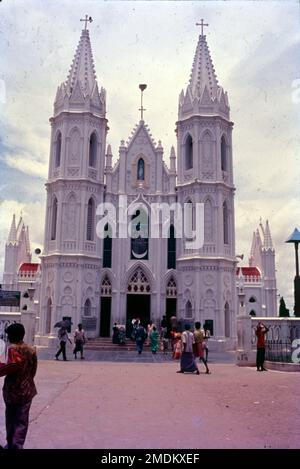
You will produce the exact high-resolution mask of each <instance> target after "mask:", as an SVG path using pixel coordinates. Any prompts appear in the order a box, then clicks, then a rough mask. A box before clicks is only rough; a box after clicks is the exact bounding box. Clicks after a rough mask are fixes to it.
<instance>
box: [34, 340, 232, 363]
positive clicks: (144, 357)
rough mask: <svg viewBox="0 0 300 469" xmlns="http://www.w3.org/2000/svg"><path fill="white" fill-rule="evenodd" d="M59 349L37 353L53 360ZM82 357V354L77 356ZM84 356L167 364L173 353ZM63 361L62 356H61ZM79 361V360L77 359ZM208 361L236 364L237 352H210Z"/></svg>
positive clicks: (100, 352)
mask: <svg viewBox="0 0 300 469" xmlns="http://www.w3.org/2000/svg"><path fill="white" fill-rule="evenodd" d="M73 348H74V346H73V347H72V346H70V345H69V344H67V358H68V360H74V356H73V354H72V350H73ZM56 352H57V348H44V347H38V348H37V353H38V358H39V359H43V360H53V358H54V356H55V353H56ZM77 355H78V357H80V354H79V353H78V354H77ZM84 356H85V360H86V361H105V362H106V361H110V362H121V363H123V362H134V363H165V362H171V361H172V354H171V352H167V353H163V352H160V351H159V352H157V353H156V354H153V353H152V352H151V351H149V348H148V349H147V348H146V349H144V351H143V353H142V354H141V355H138V353H137V352H135V351H132V350H131V351H128V350H124V349H121V350H120V351H115V350H112V351H110V350H85V351H84ZM60 359H61V360H62V356H60ZM77 360H78V361H79V358H78V359H77ZM208 360H209V362H210V363H234V362H235V352H234V351H232V352H209V355H208Z"/></svg>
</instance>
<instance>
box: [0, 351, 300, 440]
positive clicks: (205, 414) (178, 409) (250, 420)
mask: <svg viewBox="0 0 300 469" xmlns="http://www.w3.org/2000/svg"><path fill="white" fill-rule="evenodd" d="M200 368H201V372H202V373H201V374H200V376H197V375H196V374H177V373H176V370H177V369H178V363H172V362H166V363H117V362H113V363H109V362H82V361H78V362H75V361H73V362H63V361H60V362H55V361H49V360H48V361H46V360H45V361H43V360H41V361H40V362H39V368H38V374H37V377H36V384H37V388H38V395H37V396H36V397H35V398H34V401H33V405H32V408H31V415H30V428H29V432H28V436H27V440H26V445H25V448H91V449H93V448H132V449H134V448H145V449H148V448H158V449H163V448H174V449H176V448H190V449H196V448H300V421H299V413H300V400H299V392H300V373H284V372H276V371H268V372H260V373H258V372H257V371H256V369H255V368H239V367H237V366H236V365H234V364H220V363H217V364H214V365H211V371H212V374H211V375H205V374H204V367H203V366H202V367H201V365H200ZM1 381H2V379H1V380H0V382H1ZM1 384H2V383H1ZM4 442H5V428H4V405H3V402H2V400H1V403H0V444H3V443H4Z"/></svg>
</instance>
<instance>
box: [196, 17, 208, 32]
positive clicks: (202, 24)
mask: <svg viewBox="0 0 300 469" xmlns="http://www.w3.org/2000/svg"><path fill="white" fill-rule="evenodd" d="M196 26H201V36H203V27H204V26H208V23H204V22H203V19H201V23H196Z"/></svg>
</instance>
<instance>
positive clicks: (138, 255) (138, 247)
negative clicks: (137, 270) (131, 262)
mask: <svg viewBox="0 0 300 469" xmlns="http://www.w3.org/2000/svg"><path fill="white" fill-rule="evenodd" d="M130 258H131V259H145V260H146V259H149V217H148V213H147V212H146V211H145V210H143V209H140V210H137V211H136V213H135V215H133V216H132V219H131V253H130Z"/></svg>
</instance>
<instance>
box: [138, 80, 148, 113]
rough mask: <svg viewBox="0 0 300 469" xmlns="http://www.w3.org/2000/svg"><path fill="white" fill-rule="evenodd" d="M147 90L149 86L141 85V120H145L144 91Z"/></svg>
mask: <svg viewBox="0 0 300 469" xmlns="http://www.w3.org/2000/svg"><path fill="white" fill-rule="evenodd" d="M146 88H147V85H139V89H140V90H141V107H140V109H139V111H141V120H144V111H146V109H145V108H144V107H143V91H144V90H145V89H146Z"/></svg>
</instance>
